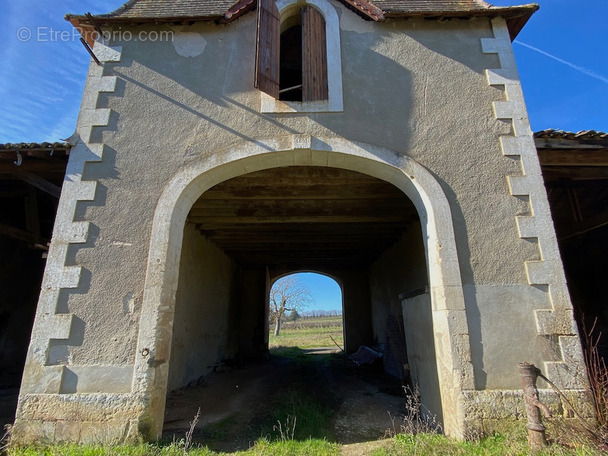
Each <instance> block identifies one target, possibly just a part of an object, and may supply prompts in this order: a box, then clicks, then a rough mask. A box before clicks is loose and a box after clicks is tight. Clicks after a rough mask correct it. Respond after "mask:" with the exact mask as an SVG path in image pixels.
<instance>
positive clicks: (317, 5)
mask: <svg viewBox="0 0 608 456" xmlns="http://www.w3.org/2000/svg"><path fill="white" fill-rule="evenodd" d="M278 4H280V5H281V11H279V7H278V6H277V5H278ZM257 25H258V27H257V43H256V45H257V47H256V73H255V87H257V88H258V89H260V90H261V91H262V92H264V93H262V107H261V109H262V112H307V111H308V112H315V111H316V112H323V111H330V112H331V111H342V109H343V104H342V80H341V77H342V75H341V64H340V32H339V21H338V15H337V13H336V11H335V9H334V8H333V7H332V6H331V4H329V3H328V2H327V1H326V0H307V2H306V3H304V2H303V1H302V0H283V1H280V2H278V3H275V0H258V24H257ZM329 50H331V52H328V51H329Z"/></svg>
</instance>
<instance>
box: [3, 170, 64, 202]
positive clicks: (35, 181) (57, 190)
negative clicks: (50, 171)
mask: <svg viewBox="0 0 608 456" xmlns="http://www.w3.org/2000/svg"><path fill="white" fill-rule="evenodd" d="M13 174H14V175H15V176H17V177H18V178H19V179H21V180H23V181H25V182H27V183H28V184H30V185H33V186H34V187H36V188H38V189H40V190H42V191H43V192H45V193H48V194H49V195H51V196H54V197H55V198H59V196H60V195H61V187H59V186H57V185H55V184H53V183H51V182H49V181H47V180H46V179H43V178H42V177H40V176H38V175H36V174H34V173H29V172H27V171H17V172H15V173H13Z"/></svg>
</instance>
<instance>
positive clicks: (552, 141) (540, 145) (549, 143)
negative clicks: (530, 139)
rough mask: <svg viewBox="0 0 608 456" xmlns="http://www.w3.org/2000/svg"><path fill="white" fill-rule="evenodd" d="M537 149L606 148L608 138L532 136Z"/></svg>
mask: <svg viewBox="0 0 608 456" xmlns="http://www.w3.org/2000/svg"><path fill="white" fill-rule="evenodd" d="M534 144H535V145H536V148H537V149H606V148H608V139H606V138H595V139H592V138H589V139H580V138H579V139H565V138H534Z"/></svg>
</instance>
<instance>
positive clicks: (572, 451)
mask: <svg viewBox="0 0 608 456" xmlns="http://www.w3.org/2000/svg"><path fill="white" fill-rule="evenodd" d="M404 454H407V455H410V454H411V455H419V456H426V455H429V456H430V455H448V456H504V455H509V456H519V455H522V456H524V455H535V456H567V455H576V456H596V455H597V456H599V455H601V454H603V453H602V452H600V451H598V450H594V449H592V448H591V447H589V446H586V447H585V446H581V447H577V448H568V447H565V446H561V445H557V444H552V445H550V446H548V447H547V448H546V449H545V450H542V451H538V452H532V451H531V450H530V449H529V447H528V443H527V442H526V438H525V435H524V436H522V435H519V436H518V437H514V436H505V435H494V436H490V437H486V438H483V439H481V440H478V441H466V442H462V441H456V440H452V439H449V438H447V437H445V436H443V435H439V434H418V435H405V434H400V435H397V436H395V438H393V439H391V440H390V441H388V442H387V445H386V446H383V447H382V448H379V449H376V450H375V451H373V452H372V453H371V456H398V455H404Z"/></svg>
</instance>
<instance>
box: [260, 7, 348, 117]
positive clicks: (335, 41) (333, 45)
mask: <svg viewBox="0 0 608 456" xmlns="http://www.w3.org/2000/svg"><path fill="white" fill-rule="evenodd" d="M275 4H276V6H277V9H278V12H279V15H280V19H281V22H282V21H283V20H285V19H286V18H288V17H289V16H291V15H292V14H294V9H295V8H297V9H298V10H299V9H300V8H302V7H304V6H307V5H308V6H312V7H314V8H316V9H317V10H319V11H320V12H321V14H322V15H323V18H324V19H325V43H326V50H327V91H328V97H327V99H326V100H317V101H302V102H300V101H285V100H279V99H278V97H273V96H271V95H270V94H268V93H265V92H263V91H261V92H260V97H261V100H260V111H261V112H264V113H290V112H342V111H344V102H343V96H342V59H341V55H340V54H341V52H340V50H341V47H340V22H339V18H338V13H337V11H336V9H335V8H334V7H333V6H332V5H331V4H330V3H329V2H328V1H327V0H306V1H305V0H276V1H275ZM257 52H258V53H259V52H260V51H259V50H258V51H257ZM276 64H277V65H278V59H277V63H276ZM256 76H257V67H256ZM256 87H257V80H256ZM271 93H272V92H271Z"/></svg>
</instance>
